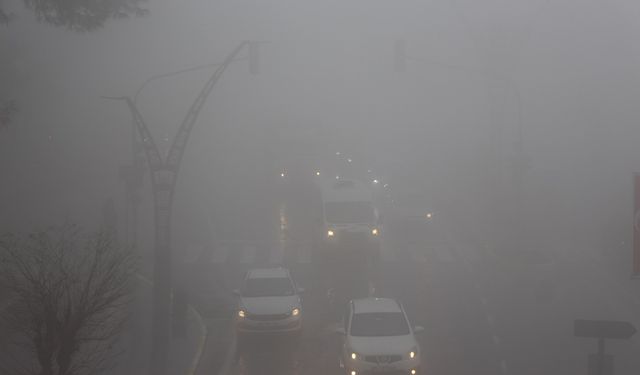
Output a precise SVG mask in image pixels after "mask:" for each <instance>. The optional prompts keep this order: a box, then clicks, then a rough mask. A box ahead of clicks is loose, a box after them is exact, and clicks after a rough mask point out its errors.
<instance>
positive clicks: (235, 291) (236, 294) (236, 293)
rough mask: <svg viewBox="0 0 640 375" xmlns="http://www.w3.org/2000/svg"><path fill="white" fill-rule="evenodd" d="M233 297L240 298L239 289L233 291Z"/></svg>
mask: <svg viewBox="0 0 640 375" xmlns="http://www.w3.org/2000/svg"><path fill="white" fill-rule="evenodd" d="M233 295H234V296H238V297H240V291H239V290H238V289H234V290H233Z"/></svg>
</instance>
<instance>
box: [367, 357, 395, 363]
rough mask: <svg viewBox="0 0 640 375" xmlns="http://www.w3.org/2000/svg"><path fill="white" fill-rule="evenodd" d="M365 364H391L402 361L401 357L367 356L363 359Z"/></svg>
mask: <svg viewBox="0 0 640 375" xmlns="http://www.w3.org/2000/svg"><path fill="white" fill-rule="evenodd" d="M364 360H365V361H367V362H373V363H393V362H398V361H400V360H402V356H401V355H368V356H365V357H364Z"/></svg>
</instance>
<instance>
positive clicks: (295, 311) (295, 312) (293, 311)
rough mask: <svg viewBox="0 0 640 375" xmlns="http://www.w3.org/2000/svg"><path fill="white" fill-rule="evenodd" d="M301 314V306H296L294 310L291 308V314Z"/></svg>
mask: <svg viewBox="0 0 640 375" xmlns="http://www.w3.org/2000/svg"><path fill="white" fill-rule="evenodd" d="M298 315H300V309H299V308H295V309H293V310H291V316H298Z"/></svg>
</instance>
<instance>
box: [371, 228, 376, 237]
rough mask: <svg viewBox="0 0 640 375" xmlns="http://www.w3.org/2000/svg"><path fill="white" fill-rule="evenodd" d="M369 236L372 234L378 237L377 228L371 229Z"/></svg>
mask: <svg viewBox="0 0 640 375" xmlns="http://www.w3.org/2000/svg"><path fill="white" fill-rule="evenodd" d="M371 234H373V235H374V236H377V235H378V228H373V229H372V230H371Z"/></svg>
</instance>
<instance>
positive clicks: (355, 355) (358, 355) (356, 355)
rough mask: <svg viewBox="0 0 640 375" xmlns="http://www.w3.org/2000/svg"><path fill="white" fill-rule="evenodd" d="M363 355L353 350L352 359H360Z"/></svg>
mask: <svg viewBox="0 0 640 375" xmlns="http://www.w3.org/2000/svg"><path fill="white" fill-rule="evenodd" d="M360 357H361V356H360V354H358V353H356V352H351V359H359V358H360Z"/></svg>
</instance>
